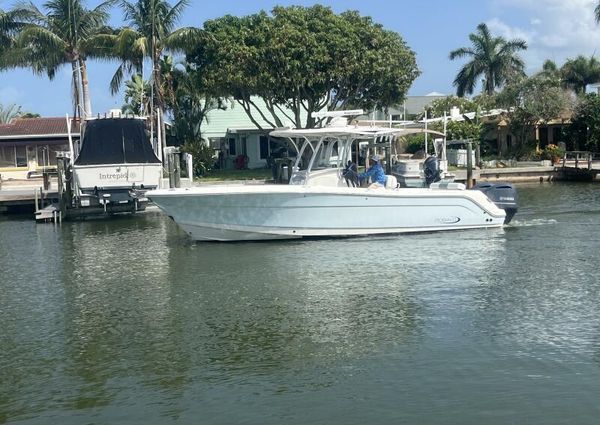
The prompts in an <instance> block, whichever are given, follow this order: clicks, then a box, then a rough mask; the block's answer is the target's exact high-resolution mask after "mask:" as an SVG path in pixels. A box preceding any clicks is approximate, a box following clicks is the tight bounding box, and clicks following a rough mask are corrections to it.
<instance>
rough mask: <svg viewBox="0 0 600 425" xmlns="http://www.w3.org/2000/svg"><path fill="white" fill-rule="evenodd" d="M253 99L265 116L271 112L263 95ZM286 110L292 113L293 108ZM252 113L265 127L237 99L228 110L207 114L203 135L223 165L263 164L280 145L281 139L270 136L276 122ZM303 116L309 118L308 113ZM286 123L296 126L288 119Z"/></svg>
mask: <svg viewBox="0 0 600 425" xmlns="http://www.w3.org/2000/svg"><path fill="white" fill-rule="evenodd" d="M252 101H253V102H254V103H255V104H256V105H257V107H258V108H260V110H261V111H262V112H263V113H264V114H265V115H266V116H270V113H269V112H268V110H267V107H266V106H265V103H264V101H263V100H262V99H261V98H258V97H255V98H252ZM286 112H287V113H288V114H290V111H286ZM290 115H291V114H290ZM253 116H254V117H255V119H256V121H257V122H258V124H260V126H261V127H262V129H261V128H258V127H257V126H256V124H255V123H253V122H252V120H250V118H249V117H248V115H247V114H246V112H245V111H244V109H243V108H242V106H241V105H239V104H237V103H236V102H232V104H231V105H230V106H228V108H227V109H225V110H222V109H215V110H212V111H210V112H209V113H208V114H207V120H206V123H205V124H203V125H202V138H203V139H204V141H205V142H206V143H208V144H209V146H210V147H212V148H213V149H214V150H215V152H216V154H217V155H218V156H219V159H220V162H221V164H220V166H222V168H228V169H232V168H241V167H247V168H264V167H266V166H267V159H268V158H269V156H270V155H271V154H272V153H273V151H275V150H276V149H278V148H281V144H280V142H278V141H275V140H271V139H270V138H269V132H270V131H271V130H273V129H274V128H273V126H272V125H270V124H269V123H268V122H267V121H266V120H265V119H263V118H262V117H261V115H260V114H259V113H254V114H253ZM302 119H306V114H304V115H303V117H302ZM283 124H284V126H290V127H293V126H294V125H293V124H292V122H291V120H289V119H288V120H285V121H284V123H283Z"/></svg>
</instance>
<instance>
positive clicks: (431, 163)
mask: <svg viewBox="0 0 600 425" xmlns="http://www.w3.org/2000/svg"><path fill="white" fill-rule="evenodd" d="M423 172H424V173H425V183H427V186H429V185H430V184H431V183H435V182H439V181H440V180H441V179H442V178H441V177H440V174H441V170H440V160H439V159H438V158H437V156H435V155H432V156H430V157H428V158H427V159H426V160H425V162H424V163H423Z"/></svg>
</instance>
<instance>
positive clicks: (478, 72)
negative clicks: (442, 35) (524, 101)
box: [450, 23, 527, 97]
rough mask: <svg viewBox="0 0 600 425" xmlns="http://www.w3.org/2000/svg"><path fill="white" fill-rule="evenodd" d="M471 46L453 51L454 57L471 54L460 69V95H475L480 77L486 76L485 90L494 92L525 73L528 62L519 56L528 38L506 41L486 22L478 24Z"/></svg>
mask: <svg viewBox="0 0 600 425" xmlns="http://www.w3.org/2000/svg"><path fill="white" fill-rule="evenodd" d="M469 39H470V40H471V44H472V46H471V47H461V48H459V49H456V50H453V51H452V52H450V60H454V59H457V58H463V57H467V58H470V59H471V60H470V61H469V62H467V63H466V64H465V65H464V66H463V67H462V68H461V69H460V71H459V72H458V75H457V76H456V79H455V80H454V85H455V86H456V94H457V95H458V96H459V97H462V96H464V95H465V94H472V93H473V91H474V89H475V85H476V84H477V81H478V79H479V77H481V76H483V90H484V92H485V93H486V94H488V95H492V94H493V93H494V89H495V88H496V87H501V86H502V85H503V84H504V83H506V81H508V80H509V79H510V78H511V77H514V76H521V75H524V69H525V64H524V63H523V60H522V59H521V58H520V57H519V56H518V55H517V52H519V51H520V50H525V49H527V43H526V42H525V41H524V40H520V39H514V40H510V41H506V40H505V39H504V38H503V37H493V36H492V35H491V34H490V31H489V29H488V27H487V25H486V24H484V23H482V24H479V25H477V31H476V32H475V33H471V34H469Z"/></svg>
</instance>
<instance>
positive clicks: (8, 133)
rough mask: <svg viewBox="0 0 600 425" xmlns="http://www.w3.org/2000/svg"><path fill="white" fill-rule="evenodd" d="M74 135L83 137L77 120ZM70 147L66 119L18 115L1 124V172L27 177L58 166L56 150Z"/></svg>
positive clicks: (4, 177) (4, 175)
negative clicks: (21, 116)
mask: <svg viewBox="0 0 600 425" xmlns="http://www.w3.org/2000/svg"><path fill="white" fill-rule="evenodd" d="M74 125H75V127H76V128H74V129H73V130H72V131H73V138H74V140H75V141H77V140H78V139H79V126H78V124H77V123H74ZM68 150H69V138H68V132H67V121H66V119H65V118H64V117H63V118H15V119H13V120H12V121H11V122H10V123H8V124H0V175H1V177H2V179H3V180H7V179H27V178H29V177H31V176H33V175H37V174H39V172H41V171H42V170H43V169H44V168H48V167H54V166H56V152H60V151H68Z"/></svg>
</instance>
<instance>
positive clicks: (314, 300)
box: [0, 184, 600, 425]
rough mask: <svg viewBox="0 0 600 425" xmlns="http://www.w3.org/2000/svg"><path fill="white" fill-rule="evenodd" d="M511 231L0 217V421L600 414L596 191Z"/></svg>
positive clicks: (574, 191)
mask: <svg viewBox="0 0 600 425" xmlns="http://www.w3.org/2000/svg"><path fill="white" fill-rule="evenodd" d="M520 196H521V200H522V202H521V203H522V205H524V207H523V208H522V210H521V212H520V213H519V214H518V215H517V217H516V219H517V222H516V223H515V224H514V225H512V226H510V227H509V228H506V229H504V230H494V231H465V232H453V233H446V234H428V235H411V236H399V237H385V238H359V239H349V240H320V241H304V242H284V243H281V242H279V243H243V244H196V243H192V242H191V241H189V240H188V239H187V237H186V236H185V235H184V234H183V233H182V232H180V231H178V229H177V228H176V226H175V225H174V224H173V223H172V222H171V221H170V220H168V219H166V218H164V217H163V216H162V215H160V214H159V213H157V212H151V213H146V214H144V215H140V216H137V217H129V218H127V217H125V218H118V219H113V220H108V221H88V222H80V223H63V225H62V226H60V227H56V226H54V225H51V224H49V225H36V224H35V223H34V222H33V220H29V219H25V218H15V217H12V218H6V217H4V218H0V253H1V255H0V271H1V274H0V296H1V298H0V423H2V424H3V423H9V424H59V423H60V424H170V423H177V424H344V425H346V424H392V423H394V424H400V423H407V424H415V423H423V424H482V423H485V424H513V423H514V424H549V423H550V424H562V423H565V424H566V423H573V424H597V423H598V421H599V418H600V403H599V399H600V271H599V269H598V262H599V258H600V185H585V184H581V185H576V186H569V185H559V184H554V185H549V184H545V185H543V186H537V185H531V186H522V187H520Z"/></svg>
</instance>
